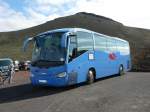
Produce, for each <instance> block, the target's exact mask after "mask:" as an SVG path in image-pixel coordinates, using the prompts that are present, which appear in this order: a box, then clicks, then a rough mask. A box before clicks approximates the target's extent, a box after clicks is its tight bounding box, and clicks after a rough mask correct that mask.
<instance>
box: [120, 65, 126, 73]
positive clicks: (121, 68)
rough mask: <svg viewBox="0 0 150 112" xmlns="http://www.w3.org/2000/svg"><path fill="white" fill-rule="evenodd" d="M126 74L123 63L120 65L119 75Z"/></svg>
mask: <svg viewBox="0 0 150 112" xmlns="http://www.w3.org/2000/svg"><path fill="white" fill-rule="evenodd" d="M124 74H125V72H124V67H123V66H122V65H120V67H119V75H120V76H122V75H124Z"/></svg>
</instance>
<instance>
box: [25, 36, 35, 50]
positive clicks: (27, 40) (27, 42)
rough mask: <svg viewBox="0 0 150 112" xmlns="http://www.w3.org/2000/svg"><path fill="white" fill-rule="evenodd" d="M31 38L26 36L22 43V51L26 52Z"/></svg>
mask: <svg viewBox="0 0 150 112" xmlns="http://www.w3.org/2000/svg"><path fill="white" fill-rule="evenodd" d="M32 40H33V38H32V37H31V38H27V39H26V40H25V41H24V43H23V52H26V49H27V48H28V46H29V43H30V42H31V41H32Z"/></svg>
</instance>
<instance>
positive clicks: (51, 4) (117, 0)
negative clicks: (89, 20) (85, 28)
mask: <svg viewBox="0 0 150 112" xmlns="http://www.w3.org/2000/svg"><path fill="white" fill-rule="evenodd" d="M149 4H150V2H149V0H0V32H3V31H14V30H20V29H24V28H28V27H32V26H36V25H38V24H42V23H45V22H47V21H50V20H53V19H55V18H58V17H62V16H67V15H71V14H75V13H77V12H89V13H95V14H97V15H102V16H105V17H109V18H112V19H114V20H116V21H119V22H121V23H123V24H124V25H127V26H133V27H140V28H147V29H150V14H149V13H148V11H149V10H150V6H149Z"/></svg>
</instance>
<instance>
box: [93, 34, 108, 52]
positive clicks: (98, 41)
mask: <svg viewBox="0 0 150 112" xmlns="http://www.w3.org/2000/svg"><path fill="white" fill-rule="evenodd" d="M94 38H95V49H96V50H99V51H106V49H107V47H106V38H105V37H104V36H101V35H97V34H94Z"/></svg>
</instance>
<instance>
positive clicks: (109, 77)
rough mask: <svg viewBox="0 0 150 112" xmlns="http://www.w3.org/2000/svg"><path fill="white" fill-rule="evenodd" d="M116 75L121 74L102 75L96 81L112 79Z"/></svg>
mask: <svg viewBox="0 0 150 112" xmlns="http://www.w3.org/2000/svg"><path fill="white" fill-rule="evenodd" d="M115 77H119V75H118V74H114V75H111V76H106V77H102V78H99V79H96V81H95V82H98V81H103V80H107V79H111V78H115Z"/></svg>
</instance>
